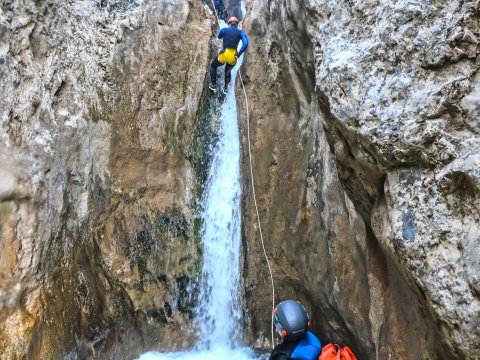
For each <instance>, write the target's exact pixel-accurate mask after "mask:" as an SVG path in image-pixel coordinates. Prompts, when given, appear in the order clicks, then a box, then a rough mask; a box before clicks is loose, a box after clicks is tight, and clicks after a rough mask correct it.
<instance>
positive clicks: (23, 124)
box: [0, 0, 211, 359]
mask: <svg viewBox="0 0 480 360" xmlns="http://www.w3.org/2000/svg"><path fill="white" fill-rule="evenodd" d="M203 11H204V9H203V5H202V3H201V2H200V1H170V0H162V1H150V0H145V1H136V0H120V1H117V0H115V1H113V0H101V1H97V0H82V1H65V2H57V1H51V0H47V1H41V2H38V1H5V2H3V4H2V5H1V6H0V89H1V93H2V96H1V98H0V144H1V148H2V151H1V155H0V157H1V164H0V174H1V175H0V178H1V179H0V201H1V202H0V229H1V233H0V250H1V252H0V354H1V355H0V358H1V359H12V358H29V359H58V358H63V357H64V356H66V355H67V354H69V355H68V356H67V358H72V359H73V358H91V357H95V356H96V357H95V358H99V357H100V358H119V354H121V356H125V357H132V356H134V354H136V353H138V352H141V351H143V350H144V349H149V348H162V347H166V346H168V347H170V348H174V347H182V346H186V345H187V343H186V342H185V341H184V340H182V339H183V338H184V336H180V335H179V334H183V335H185V334H186V333H187V332H188V329H182V328H183V325H184V324H185V322H186V321H189V318H190V317H191V314H192V307H193V304H194V302H195V298H194V294H195V292H194V291H191V292H190V291H189V290H190V288H191V287H192V282H193V281H194V279H196V277H197V276H198V262H199V256H198V241H197V240H198V224H196V221H195V217H194V211H195V207H196V202H197V198H198V195H199V191H200V189H201V184H202V179H201V178H202V174H201V172H200V171H198V170H199V168H200V167H199V165H198V163H199V162H200V161H203V160H204V159H203V158H202V156H203V155H204V152H205V150H204V144H203V143H202V141H203V140H202V136H203V135H202V131H203V130H202V127H204V125H203V123H202V120H201V118H200V116H199V115H198V114H201V113H202V112H203V108H204V107H205V106H206V101H205V97H204V95H203V88H204V86H203V84H204V75H205V70H206V67H207V61H208V59H209V55H210V54H209V50H210V49H209V48H210V37H211V23H210V22H209V21H208V20H206V17H205V15H204V13H203ZM192 34H195V36H192ZM202 154H203V155H202ZM190 294H191V295H190ZM159 338H160V339H161V340H160V341H159ZM185 338H187V339H188V337H185ZM190 341H193V338H191V340H190Z"/></svg>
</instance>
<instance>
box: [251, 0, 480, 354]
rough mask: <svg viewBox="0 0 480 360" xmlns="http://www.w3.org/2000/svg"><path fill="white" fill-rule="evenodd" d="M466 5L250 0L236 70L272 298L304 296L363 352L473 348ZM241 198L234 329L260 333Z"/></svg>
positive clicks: (470, 54) (475, 198)
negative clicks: (239, 286)
mask: <svg viewBox="0 0 480 360" xmlns="http://www.w3.org/2000/svg"><path fill="white" fill-rule="evenodd" d="M478 5H479V4H478V1H448V2H447V1H438V2H435V3H425V2H418V1H383V2H380V1H367V2H359V1H347V2H340V3H339V2H337V1H329V0H309V1H296V0H292V1H288V2H284V1H277V0H256V1H254V2H253V6H252V4H250V6H251V15H250V16H249V17H248V18H247V32H248V34H249V36H250V38H251V42H252V46H251V48H250V50H249V55H248V61H247V63H246V66H247V71H246V75H245V78H246V83H247V91H248V94H249V99H250V102H251V109H250V110H251V122H252V127H253V136H252V139H253V148H254V167H255V182H256V187H257V192H258V196H259V206H260V210H261V217H262V221H263V223H264V231H265V237H266V240H267V244H266V245H267V249H268V251H269V255H270V256H271V258H272V259H273V268H274V274H275V280H276V284H277V291H276V295H277V299H278V301H280V300H282V299H285V298H288V297H296V298H300V299H301V300H303V301H304V302H306V303H307V304H308V306H309V307H310V308H311V309H312V313H313V316H314V323H313V328H314V330H316V331H318V332H319V334H321V335H322V336H323V338H324V339H326V340H334V341H336V342H340V343H347V344H349V345H350V346H351V347H353V348H354V350H355V351H356V352H357V353H358V354H359V355H360V356H359V357H360V358H362V359H375V358H376V359H419V358H422V359H436V358H449V359H476V358H478V357H479V356H480V348H479V344H480V333H479V331H478V329H479V321H480V316H479V315H480V293H479V291H478V283H479V278H478V274H479V273H480V272H479V266H480V262H479V259H480V257H479V253H478V249H479V245H480V226H479V219H480V211H479V204H480V202H479V200H480V199H479V194H480V191H479V189H480V188H479V184H480V182H479V180H480V178H479V172H478V169H479V165H480V156H479V153H480V152H479V150H480V147H479V145H480V137H479V135H478V132H479V130H480V128H479V122H478V114H479V109H480V102H479V98H480V97H479V95H480V94H479V92H478V91H479V90H478V89H479V85H478V84H479V77H478V68H479V65H478V54H479V45H478V44H479V41H478V36H479V30H480V28H479V26H478V9H479V7H478ZM243 141H245V138H244V139H243ZM245 166H246V164H245ZM245 173H246V174H248V171H247V168H245ZM244 192H245V194H246V195H245V205H246V206H245V216H244V220H245V224H246V229H245V235H246V236H245V239H246V250H247V251H248V252H247V254H248V256H247V260H246V264H245V267H246V271H247V301H248V303H249V309H251V310H250V311H251V312H250V314H249V317H248V319H249V320H248V321H249V323H248V325H249V330H250V336H251V338H252V339H257V338H262V336H263V337H264V339H265V343H267V341H268V338H269V328H270V325H269V322H270V317H269V306H270V298H269V296H270V293H269V291H270V287H269V280H268V274H267V273H266V270H265V265H264V263H263V261H262V257H261V251H260V247H259V244H258V241H257V240H258V235H257V226H256V219H255V213H254V208H253V204H252V199H251V195H250V188H249V185H248V184H246V186H245V190H244ZM258 269H263V270H261V271H259V270H258Z"/></svg>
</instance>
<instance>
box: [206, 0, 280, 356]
mask: <svg viewBox="0 0 480 360" xmlns="http://www.w3.org/2000/svg"><path fill="white" fill-rule="evenodd" d="M211 2H212V6H213V11H214V12H215V17H216V18H217V24H218V26H219V27H220V21H219V19H218V14H217V9H216V8H215V4H214V3H213V0H211ZM238 75H239V77H240V83H241V85H242V90H243V95H244V96H245V107H246V110H247V138H248V160H249V165H250V179H251V182H252V194H253V202H254V203H255V211H256V214H257V221H258V232H259V233H260V242H261V243H262V250H263V256H264V257H265V261H266V262H267V267H268V272H269V274H270V280H271V283H272V319H271V320H272V321H271V327H270V328H271V330H272V348H273V347H274V346H275V337H274V331H273V319H274V316H275V283H274V281H273V271H272V267H271V265H270V260H269V259H268V255H267V250H266V249H265V242H264V240H263V231H262V223H261V221H260V212H259V211H258V205H257V196H256V193H255V183H254V181H253V165H252V149H251V141H250V112H249V107H248V97H247V91H246V90H245V85H244V84H243V78H242V72H241V71H240V69H238Z"/></svg>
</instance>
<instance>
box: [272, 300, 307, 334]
mask: <svg viewBox="0 0 480 360" xmlns="http://www.w3.org/2000/svg"><path fill="white" fill-rule="evenodd" d="M273 322H274V324H275V329H276V330H277V333H278V335H280V336H281V337H282V338H283V339H284V340H287V341H293V340H298V339H301V338H302V337H303V335H304V334H305V332H306V331H307V328H308V325H309V322H310V318H309V316H308V313H307V310H306V309H305V307H304V306H303V305H302V304H300V302H298V301H295V300H285V301H282V302H281V303H280V304H278V305H277V307H276V308H275V315H274V318H273Z"/></svg>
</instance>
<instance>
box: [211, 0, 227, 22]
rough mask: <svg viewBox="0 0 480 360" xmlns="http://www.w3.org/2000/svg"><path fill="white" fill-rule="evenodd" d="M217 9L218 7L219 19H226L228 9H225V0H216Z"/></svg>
mask: <svg viewBox="0 0 480 360" xmlns="http://www.w3.org/2000/svg"><path fill="white" fill-rule="evenodd" d="M214 4H215V9H217V15H218V18H219V19H222V20H225V18H226V17H227V11H226V10H225V5H224V4H223V0H214Z"/></svg>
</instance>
